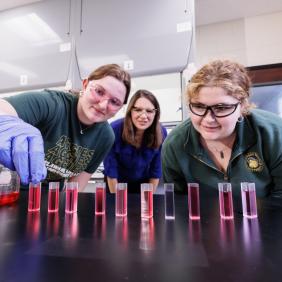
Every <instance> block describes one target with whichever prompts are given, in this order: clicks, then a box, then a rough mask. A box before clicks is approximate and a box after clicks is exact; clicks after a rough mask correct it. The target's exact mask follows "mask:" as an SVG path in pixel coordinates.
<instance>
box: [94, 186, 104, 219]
mask: <svg viewBox="0 0 282 282" xmlns="http://www.w3.org/2000/svg"><path fill="white" fill-rule="evenodd" d="M95 186H96V192H95V214H97V215H103V214H105V212H106V185H105V183H96V185H95Z"/></svg>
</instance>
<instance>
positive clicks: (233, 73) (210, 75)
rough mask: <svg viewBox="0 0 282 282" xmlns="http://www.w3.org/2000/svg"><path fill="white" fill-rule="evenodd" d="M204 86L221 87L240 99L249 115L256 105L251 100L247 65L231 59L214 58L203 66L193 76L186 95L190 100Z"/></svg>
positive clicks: (244, 112) (245, 113)
mask: <svg viewBox="0 0 282 282" xmlns="http://www.w3.org/2000/svg"><path fill="white" fill-rule="evenodd" d="M203 87H220V88H222V89H224V90H225V91H226V93H227V94H228V95H230V96H233V97H234V98H236V99H238V100H239V101H240V103H241V104H242V105H243V106H244V107H243V112H242V114H243V115H247V114H249V112H250V109H251V108H253V107H254V104H252V103H251V102H250V101H249V98H250V87H251V80H250V77H249V75H248V73H247V70H246V69H245V67H244V66H243V65H241V64H239V63H237V62H235V61H231V60H214V61H211V62H210V63H208V64H206V65H204V66H203V67H201V68H200V69H199V70H198V71H197V72H196V73H195V74H194V75H193V76H192V78H191V80H190V83H189V84H188V86H187V91H186V96H187V101H188V102H190V101H191V99H192V98H195V97H197V96H198V94H199V91H200V90H201V88H203Z"/></svg>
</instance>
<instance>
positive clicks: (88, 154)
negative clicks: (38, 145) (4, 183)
mask: <svg viewBox="0 0 282 282" xmlns="http://www.w3.org/2000/svg"><path fill="white" fill-rule="evenodd" d="M5 99H6V100H7V101H8V102H9V103H11V105H12V106H13V107H14V108H15V109H16V111H17V113H18V115H19V117H20V118H21V119H23V120H24V121H26V122H27V123H29V124H31V125H33V126H35V127H37V128H38V129H39V130H40V131H41V134H42V136H43V140H44V150H45V164H46V167H47V169H48V175H47V178H46V180H47V181H55V180H57V181H58V180H62V179H65V178H69V177H72V176H75V175H78V174H79V173H80V172H82V171H85V172H88V173H93V172H94V171H95V170H96V169H97V167H98V166H99V164H100V163H101V162H102V161H103V159H104V157H105V156H106V155H107V153H108V151H109V150H110V148H111V147H112V145H113V142H114V133H113V131H112V129H111V127H110V125H109V124H108V122H100V123H96V124H94V125H93V126H91V127H89V128H86V129H84V131H83V134H81V133H80V129H81V128H80V124H79V120H78V117H77V102H78V97H77V96H74V95H72V94H69V93H65V92H62V91H53V90H44V91H40V92H28V93H23V94H20V95H16V96H11V97H8V98H5Z"/></svg>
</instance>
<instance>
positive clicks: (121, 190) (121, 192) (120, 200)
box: [116, 183, 127, 216]
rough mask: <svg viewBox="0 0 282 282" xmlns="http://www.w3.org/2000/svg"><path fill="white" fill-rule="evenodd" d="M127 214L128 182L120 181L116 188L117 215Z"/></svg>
mask: <svg viewBox="0 0 282 282" xmlns="http://www.w3.org/2000/svg"><path fill="white" fill-rule="evenodd" d="M126 215H127V183H118V184H117V189H116V216H126Z"/></svg>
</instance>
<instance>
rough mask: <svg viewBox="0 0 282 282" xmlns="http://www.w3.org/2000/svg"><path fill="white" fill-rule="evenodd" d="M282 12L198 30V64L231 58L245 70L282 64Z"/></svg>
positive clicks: (212, 25) (208, 26) (200, 27)
mask: <svg viewBox="0 0 282 282" xmlns="http://www.w3.org/2000/svg"><path fill="white" fill-rule="evenodd" d="M281 29H282V12H277V13H272V14H266V15H261V16H256V17H250V18H245V19H238V20H233V21H228V22H222V23H216V24H210V25H203V26H197V27H196V64H197V65H198V66H199V65H202V64H204V63H206V62H208V61H210V60H212V59H215V58H231V59H235V60H237V61H239V62H240V63H242V64H244V65H245V66H257V65H265V64H275V63H281V62H282V36H281Z"/></svg>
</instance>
